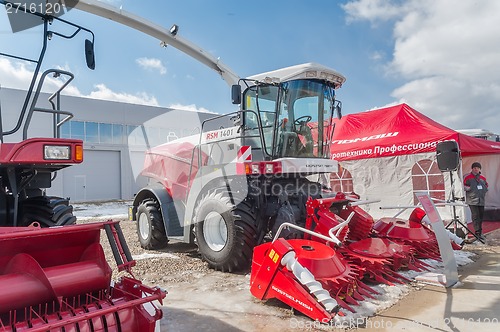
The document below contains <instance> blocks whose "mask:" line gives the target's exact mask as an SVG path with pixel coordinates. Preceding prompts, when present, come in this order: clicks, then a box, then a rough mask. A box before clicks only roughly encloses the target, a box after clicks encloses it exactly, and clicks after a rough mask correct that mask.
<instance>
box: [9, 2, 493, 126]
mask: <svg viewBox="0 0 500 332" xmlns="http://www.w3.org/2000/svg"><path fill="white" fill-rule="evenodd" d="M105 2H106V3H108V4H112V5H114V6H117V7H120V6H121V7H122V8H123V9H124V10H126V11H128V12H132V13H134V14H136V15H139V16H142V17H144V18H146V19H148V20H150V21H152V22H155V23H157V24H160V25H163V26H165V27H167V28H168V27H170V26H171V25H172V24H174V23H175V24H177V25H179V27H180V29H179V35H181V36H182V37H184V38H186V39H188V40H190V41H191V42H193V43H195V44H197V45H198V46H200V47H201V48H203V49H205V50H206V51H208V52H210V53H211V54H213V55H214V56H216V57H220V59H221V61H222V62H224V63H225V64H226V65H228V66H229V67H230V68H232V69H233V71H235V72H236V73H237V74H239V75H240V76H242V77H245V76H250V75H254V74H257V73H261V72H265V71H269V70H273V69H278V68H281V67H286V66H290V65H295V64H299V63H305V62H318V63H320V64H323V65H326V66H329V67H332V68H334V69H336V70H338V71H339V72H341V73H342V74H344V75H345V76H346V77H347V82H346V83H345V84H344V86H343V87H342V88H341V89H340V90H339V91H338V94H337V96H338V99H340V100H341V101H342V102H343V106H344V113H345V114H347V113H356V112H361V111H365V110H369V109H372V108H377V107H383V106H386V105H390V104H395V103H399V102H407V103H408V104H409V105H410V106H412V107H413V108H415V109H417V110H418V111H420V112H422V113H424V114H425V115H427V116H429V117H431V118H432V119H434V120H436V121H438V122H441V123H443V124H444V125H446V126H449V127H451V128H455V129H465V128H484V129H488V130H491V131H493V132H500V128H499V127H500V116H498V113H499V111H500V106H499V105H500V70H499V69H498V68H500V56H499V55H500V34H499V33H498V32H497V31H498V29H497V24H498V23H497V22H500V1H496V0H482V1H473V0H463V1H453V0H419V1H417V0H415V1H414V0H408V1H390V0H386V1H383V0H358V1H355V0H353V1H347V0H346V1H330V0H309V1H305V0H304V1H299V0H288V1H269V0H267V1H261V0H254V1H251V2H242V1H234V0H219V1H217V0H213V1H208V0H205V1H202V0H183V1H159V0H156V1H153V0H143V1H131V0H122V1H118V0H115V1H105ZM64 18H65V19H67V20H71V21H74V22H76V23H78V24H81V25H83V26H85V27H87V28H89V29H91V30H92V31H93V32H94V33H95V35H96V66H97V67H96V70H95V71H90V70H87V69H86V67H85V62H84V56H83V46H82V45H83V38H84V37H83V36H82V37H80V38H76V40H72V41H69V42H68V41H61V40H56V38H54V39H53V40H52V41H51V42H50V45H49V51H48V54H47V59H46V63H45V65H46V66H56V65H60V66H62V67H63V68H66V69H68V70H70V71H72V72H74V73H75V75H76V79H75V81H74V83H73V87H72V89H71V90H70V91H69V92H70V93H72V94H75V95H81V96H88V97H93V98H103V99H113V100H121V101H126V102H132V103H146V104H153V105H159V106H166V107H176V108H190V109H194V108H196V109H198V110H208V111H211V112H217V113H227V112H229V111H232V110H235V106H233V105H232V104H231V103H230V89H229V87H228V86H227V84H226V83H225V82H224V81H223V80H222V79H221V78H220V76H218V74H216V73H215V72H214V71H212V70H211V69H208V68H207V67H205V66H204V65H202V64H200V63H198V62H197V61H195V60H193V59H191V58H190V57H188V56H187V55H185V54H183V53H181V52H180V51H178V50H176V49H174V48H172V47H167V48H162V47H160V45H159V41H157V40H155V39H153V38H152V37H149V36H146V35H144V34H142V33H140V32H137V31H134V30H132V29H130V28H127V27H124V26H121V25H119V24H118V23H114V22H111V21H108V20H105V19H103V18H99V17H95V16H92V15H90V14H87V13H83V12H80V11H77V10H72V11H71V12H70V13H67V14H66V15H65V16H64ZM39 32H40V29H39V28H33V29H30V30H27V31H25V32H19V33H16V34H14V35H13V34H12V33H11V30H10V26H9V23H8V20H7V16H6V14H5V12H4V11H3V10H0V48H1V50H0V52H13V53H18V54H23V55H25V56H30V54H31V57H33V56H34V54H35V52H33V49H31V50H30V47H29V46H31V45H34V44H35V45H39V40H40V37H39V36H40V35H39ZM21 40H22V42H21ZM32 69H33V67H32V66H30V65H28V64H26V63H19V62H18V61H12V60H10V61H7V60H5V59H2V58H0V84H1V85H2V86H4V87H15V88H23V87H24V88H26V87H27V83H26V79H27V77H28V76H29V75H28V74H29V72H30V70H32Z"/></svg>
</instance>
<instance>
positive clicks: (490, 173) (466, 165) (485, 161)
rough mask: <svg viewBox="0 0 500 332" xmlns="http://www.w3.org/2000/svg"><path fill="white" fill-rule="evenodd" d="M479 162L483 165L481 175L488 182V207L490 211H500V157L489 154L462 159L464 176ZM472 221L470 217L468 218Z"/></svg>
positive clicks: (486, 207)
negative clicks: (473, 164) (474, 163)
mask: <svg viewBox="0 0 500 332" xmlns="http://www.w3.org/2000/svg"><path fill="white" fill-rule="evenodd" d="M475 161H478V162H480V163H481V166H482V169H481V173H482V174H483V175H484V176H485V177H486V180H487V181H488V193H487V194H486V206H485V209H486V210H487V211H488V210H496V211H499V210H500V186H499V184H500V167H499V164H500V156H499V155H498V154H488V155H480V156H468V157H464V158H463V159H462V172H463V175H466V174H468V173H469V172H470V171H471V165H472V163H473V162H475ZM467 220H468V221H470V216H468V218H467Z"/></svg>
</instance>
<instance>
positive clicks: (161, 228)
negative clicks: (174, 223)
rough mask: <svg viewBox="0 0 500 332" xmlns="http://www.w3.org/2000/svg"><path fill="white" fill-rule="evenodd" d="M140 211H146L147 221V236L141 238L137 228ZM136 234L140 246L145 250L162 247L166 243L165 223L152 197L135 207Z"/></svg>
mask: <svg viewBox="0 0 500 332" xmlns="http://www.w3.org/2000/svg"><path fill="white" fill-rule="evenodd" d="M140 213H146V216H147V218H148V223H149V232H150V234H149V236H148V237H147V238H146V239H143V238H142V237H141V234H140V230H139V216H140ZM137 235H138V237H139V243H140V244H141V247H142V248H144V249H146V250H157V249H163V248H165V247H166V246H167V244H168V237H167V233H166V231H165V225H164V223H163V219H162V217H161V213H160V211H159V205H158V203H157V202H156V201H155V200H153V199H147V200H144V201H142V202H141V204H139V206H138V208H137Z"/></svg>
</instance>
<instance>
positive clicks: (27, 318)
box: [0, 0, 166, 332]
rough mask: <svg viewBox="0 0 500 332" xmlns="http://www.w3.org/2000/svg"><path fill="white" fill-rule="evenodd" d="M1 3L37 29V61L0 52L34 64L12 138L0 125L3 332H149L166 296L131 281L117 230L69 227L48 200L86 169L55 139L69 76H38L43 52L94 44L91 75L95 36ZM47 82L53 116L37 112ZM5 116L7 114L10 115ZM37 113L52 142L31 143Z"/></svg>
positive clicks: (77, 143) (59, 204)
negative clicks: (108, 253)
mask: <svg viewBox="0 0 500 332" xmlns="http://www.w3.org/2000/svg"><path fill="white" fill-rule="evenodd" d="M0 4H2V5H3V6H5V7H6V8H7V11H8V12H9V13H15V12H20V15H21V14H22V15H32V16H33V17H35V18H36V19H37V20H39V22H40V25H42V27H43V40H42V49H41V52H40V55H39V57H38V59H37V60H31V59H29V58H25V57H20V56H16V55H11V54H6V53H0V56H2V57H9V58H13V59H17V60H23V61H29V62H32V63H34V64H35V65H36V69H35V71H34V73H33V77H32V80H31V83H30V87H29V89H28V91H27V95H26V98H25V101H24V103H23V104H22V106H20V107H19V108H20V116H19V118H18V120H17V122H16V125H15V126H14V128H13V129H10V130H4V129H3V128H2V127H3V126H1V125H0V140H1V144H0V179H1V182H2V190H1V193H0V216H1V217H0V226H3V227H0V331H1V332H4V331H5V332H11V331H12V332H14V331H15V332H21V331H30V332H35V331H66V332H68V331H75V332H77V331H79V332H84V331H89V332H91V331H92V332H97V331H107V332H111V331H116V332H119V331H132V332H134V331H135V332H143V331H151V332H152V331H154V330H155V328H156V327H159V320H160V318H161V317H162V311H161V310H160V309H158V308H157V307H156V306H155V305H154V304H153V303H154V302H159V303H161V302H162V300H163V298H165V296H166V292H164V291H162V290H161V289H158V288H150V287H147V286H144V285H142V283H141V282H140V281H138V280H136V279H135V278H134V277H133V274H132V270H131V269H132V267H133V266H134V265H135V261H133V260H132V256H131V255H130V252H129V250H128V247H127V245H126V243H125V240H124V237H123V234H122V232H121V229H120V227H119V225H118V223H117V222H113V221H109V222H104V223H93V224H87V225H73V224H74V223H75V221H76V218H75V217H74V216H73V208H72V206H71V205H70V204H69V202H68V199H64V198H60V197H49V196H46V195H45V188H50V186H51V182H52V180H53V179H54V176H55V173H56V172H57V171H58V170H60V169H62V168H65V167H68V166H71V165H73V164H79V163H81V162H82V160H83V142H82V141H81V140H71V139H61V138H59V127H60V126H61V125H62V124H63V123H64V122H65V121H67V120H69V119H70V118H71V117H72V114H71V113H70V112H67V111H63V110H61V109H60V104H59V100H60V98H59V97H60V94H61V91H62V90H63V89H64V88H65V87H66V86H67V85H68V84H69V83H70V81H71V80H72V79H73V74H71V73H69V72H67V71H63V70H60V69H48V70H46V71H44V72H43V73H42V74H41V75H39V73H40V69H41V67H42V62H43V58H44V55H45V51H46V49H47V46H48V42H49V40H50V39H52V38H55V37H62V38H65V39H71V38H74V37H75V36H77V35H78V34H79V33H81V32H84V33H87V34H88V35H90V36H91V37H92V38H91V39H92V40H86V42H85V47H86V56H87V64H88V66H89V68H91V69H93V67H94V52H93V37H94V35H93V33H92V32H91V31H90V30H88V29H85V28H84V27H81V26H79V25H77V24H74V23H71V22H68V21H65V20H62V19H60V18H58V17H54V16H52V15H49V14H47V13H45V12H38V11H37V10H38V9H40V8H41V7H38V6H36V7H28V8H26V7H23V5H22V4H20V3H14V2H10V1H3V0H1V1H0ZM25 18H26V16H23V17H21V18H20V19H25ZM49 24H52V26H51V27H50V29H49ZM59 24H62V25H65V27H64V28H66V29H68V28H70V29H71V28H72V29H73V34H70V35H64V34H61V33H60V32H58V31H57V30H55V29H56V28H55V26H56V25H59ZM49 76H54V77H55V78H57V77H60V78H64V79H65V80H64V81H63V83H61V87H60V88H59V89H58V90H57V91H56V92H55V93H54V94H52V95H51V96H50V97H49V103H50V104H51V105H52V108H50V109H47V108H43V107H39V106H38V100H39V97H40V95H41V91H42V86H43V84H44V82H45V81H46V79H47V77H49ZM8 111H9V113H4V115H5V114H15V112H14V110H8ZM35 112H37V113H45V114H49V115H52V119H51V120H52V123H53V137H51V138H40V137H36V138H28V129H29V127H30V124H31V123H32V119H33V117H34V114H35ZM61 116H63V117H64V118H62V119H61V118H60V117H61ZM0 118H1V117H0ZM2 120H3V119H2ZM21 129H22V133H20V130H21ZM16 134H17V136H16ZM20 134H22V140H20V141H17V142H10V141H9V142H6V140H8V139H10V140H11V141H12V140H15V139H18V138H19V139H21V138H20V136H21V135H20ZM10 135H12V136H11V137H12V138H11V137H9V136H10ZM60 226H64V227H60ZM102 230H105V232H106V234H107V236H108V240H109V244H110V246H111V249H112V251H113V255H114V258H115V261H116V263H117V265H118V270H119V271H126V272H128V274H129V275H130V276H128V277H127V276H124V277H122V278H121V279H120V280H119V281H117V282H112V274H111V271H112V269H111V267H110V266H109V265H108V263H107V261H106V258H105V256H104V251H103V248H102V246H101V244H100V243H99V242H100V233H101V231H102Z"/></svg>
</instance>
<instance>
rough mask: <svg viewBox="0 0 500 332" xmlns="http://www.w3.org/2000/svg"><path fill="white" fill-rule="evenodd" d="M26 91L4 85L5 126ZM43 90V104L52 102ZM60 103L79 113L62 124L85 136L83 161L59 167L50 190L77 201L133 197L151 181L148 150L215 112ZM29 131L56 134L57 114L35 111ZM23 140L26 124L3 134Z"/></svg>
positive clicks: (12, 122) (0, 94) (194, 128)
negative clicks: (54, 121)
mask: <svg viewBox="0 0 500 332" xmlns="http://www.w3.org/2000/svg"><path fill="white" fill-rule="evenodd" d="M25 95H26V92H25V91H21V90H15V89H6V88H2V89H1V90H0V102H1V109H2V124H3V131H6V130H11V129H13V128H14V127H15V126H16V124H17V119H18V117H19V113H20V109H21V106H20V105H21V104H22V103H23V101H24V98H25ZM47 97H48V95H46V94H42V95H41V96H40V99H39V103H38V106H39V107H45V108H50V104H49V103H48V102H47V101H46V99H47ZM61 109H62V110H65V111H70V112H72V113H73V114H74V117H73V118H72V119H71V120H70V121H68V122H66V123H65V124H64V125H63V126H62V127H61V132H60V135H61V137H63V138H77V139H81V140H83V141H84V162H83V163H82V164H80V165H75V166H71V167H69V168H66V169H63V170H62V171H59V172H58V174H57V176H56V178H55V180H54V181H53V183H52V187H51V188H49V189H47V194H48V195H56V196H62V197H70V198H71V200H72V201H93V200H112V199H131V198H133V196H134V194H135V193H136V192H137V191H138V190H139V189H140V188H142V187H143V186H144V185H146V183H147V179H145V178H144V177H142V176H140V175H139V173H140V171H141V169H142V165H143V161H144V151H145V150H146V149H147V148H148V147H152V146H156V145H158V144H161V143H165V142H167V141H170V140H173V139H175V138H180V137H184V136H187V135H191V134H195V133H198V132H199V128H200V125H201V122H202V121H203V120H205V119H207V118H210V117H212V116H213V114H209V113H197V112H189V111H181V110H174V109H170V108H163V107H153V106H143V105H134V104H127V103H120V102H113V101H105V100H95V99H90V98H80V97H71V96H62V97H61ZM28 134H29V136H28V137H52V134H53V131H52V118H51V115H48V114H41V113H40V114H35V115H34V117H33V120H32V122H31V124H30V127H29V131H28ZM21 140H22V129H21V130H20V131H19V132H16V133H15V134H13V135H9V136H6V137H4V141H5V142H18V141H21Z"/></svg>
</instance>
